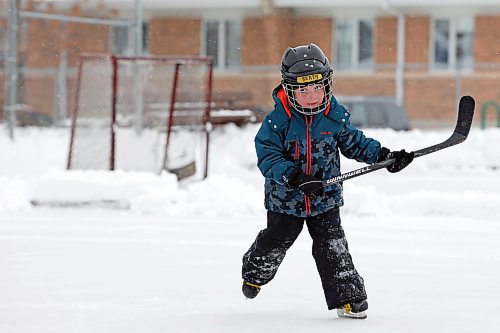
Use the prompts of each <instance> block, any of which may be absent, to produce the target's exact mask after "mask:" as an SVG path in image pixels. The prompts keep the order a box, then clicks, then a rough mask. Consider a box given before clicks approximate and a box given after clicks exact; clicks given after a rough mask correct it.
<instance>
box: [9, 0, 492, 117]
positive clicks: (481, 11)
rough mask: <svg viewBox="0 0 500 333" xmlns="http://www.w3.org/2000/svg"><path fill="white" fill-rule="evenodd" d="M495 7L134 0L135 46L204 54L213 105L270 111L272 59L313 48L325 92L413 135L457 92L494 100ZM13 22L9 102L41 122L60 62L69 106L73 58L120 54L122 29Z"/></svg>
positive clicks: (68, 10)
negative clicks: (395, 107) (408, 126)
mask: <svg viewBox="0 0 500 333" xmlns="http://www.w3.org/2000/svg"><path fill="white" fill-rule="evenodd" d="M496 3H498V2H496V1H491V0H476V1H474V0H470V1H465V0H460V1H447V0H444V1H439V2H437V1H433V2H431V1H427V0H421V1H413V0H393V1H388V0H387V1H374V0H351V1H350V2H349V4H345V1H343V2H340V1H326V0H316V1H314V2H309V1H298V0H274V1H271V0H260V1H258V0H233V1H231V4H230V7H228V5H227V3H223V1H218V0H213V1H196V0H190V1H183V2H179V1H175V2H174V1H167V0H166V1H161V2H158V1H148V0H143V11H142V13H143V19H144V23H143V36H144V41H143V45H142V47H143V52H144V53H145V54H150V55H210V56H213V57H214V60H215V75H214V98H215V99H222V98H224V96H231V95H232V96H240V97H241V98H240V99H237V100H236V101H234V104H233V107H235V108H238V107H239V108H251V109H259V110H270V109H271V108H272V105H273V101H272V98H271V95H270V94H271V91H272V89H273V88H274V87H275V86H277V85H278V84H279V82H280V76H279V63H280V59H281V55H282V53H283V51H284V50H285V49H286V48H287V47H288V46H296V45H301V44H307V43H310V42H312V43H316V44H318V45H319V46H320V47H321V48H322V49H323V50H324V51H325V52H326V54H327V56H328V57H329V58H330V59H331V62H332V64H333V68H334V93H335V94H337V95H384V96H394V97H397V98H399V99H400V100H401V101H402V102H403V104H404V105H405V107H406V109H407V111H408V114H409V117H410V121H411V123H412V125H413V126H417V127H418V126H420V125H422V126H423V125H433V124H442V123H447V122H453V121H454V119H455V116H456V107H455V106H456V103H457V99H458V97H459V96H460V95H465V94H470V95H472V96H474V97H475V98H476V101H477V103H478V105H481V104H482V103H485V102H487V101H490V100H497V101H500V89H499V88H498V87H499V86H500V3H498V4H496ZM133 4H134V2H133V1H119V0H109V1H101V2H92V1H86V2H78V1H77V2H74V3H72V2H71V1H30V2H27V3H25V4H23V8H22V9H23V10H25V11H43V12H49V13H59V14H65V15H72V16H88V17H106V18H130V17H133V13H134V8H133ZM1 26H2V23H1V22H0V27H1ZM21 26H22V29H21V32H20V65H21V66H22V68H23V70H22V71H21V72H22V74H21V79H20V80H19V82H20V83H19V85H20V87H19V89H20V93H19V96H20V102H21V103H23V104H28V105H32V106H34V107H35V108H36V109H39V110H41V111H42V112H44V113H47V114H53V113H54V112H55V111H54V110H55V109H56V105H55V104H56V103H57V98H55V97H54V96H56V95H57V94H58V92H57V88H56V87H57V85H56V84H54V83H53V82H55V78H56V76H57V73H58V69H59V68H60V66H61V61H62V55H63V54H64V62H65V66H67V68H68V70H67V72H66V73H67V78H66V83H67V85H68V89H67V92H66V93H67V95H68V101H69V102H68V105H69V106H68V108H70V106H71V99H72V96H71V94H72V85H73V84H74V83H73V81H74V77H75V69H74V68H75V66H76V61H77V56H78V54H79V53H80V52H113V53H118V54H131V53H132V43H131V36H130V35H131V31H130V29H127V28H126V27H111V26H99V25H85V24H79V23H64V22H57V21H51V20H35V19H22V20H21ZM2 84H3V80H2ZM2 91H3V89H2ZM1 96H2V95H0V98H1ZM2 105H3V101H2ZM69 113H70V111H69V110H68V111H67V112H66V114H69Z"/></svg>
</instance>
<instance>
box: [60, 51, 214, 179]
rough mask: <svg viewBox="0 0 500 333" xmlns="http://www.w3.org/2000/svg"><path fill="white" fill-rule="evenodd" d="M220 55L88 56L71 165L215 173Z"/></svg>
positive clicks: (81, 73) (79, 87) (81, 71)
mask: <svg viewBox="0 0 500 333" xmlns="http://www.w3.org/2000/svg"><path fill="white" fill-rule="evenodd" d="M211 87H212V61H211V59H210V58H207V57H182V58H179V57H121V56H113V55H101V54H84V55H82V56H80V61H79V66H78V77H77V83H76V95H75V102H74V110H73V121H72V126H71V141H70V149H69V154H68V162H67V168H68V169H83V170H125V171H151V172H160V171H161V170H167V171H169V172H173V173H175V174H177V176H178V177H179V178H187V177H189V178H194V179H202V178H205V177H206V176H207V161H208V139H209V136H208V133H209V128H208V119H209V116H210V102H211V101H210V98H211Z"/></svg>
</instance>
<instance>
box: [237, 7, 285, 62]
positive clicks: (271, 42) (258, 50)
mask: <svg viewBox="0 0 500 333" xmlns="http://www.w3.org/2000/svg"><path fill="white" fill-rule="evenodd" d="M290 31H291V17H290V15H289V14H288V13H282V14H280V15H271V16H263V17H249V18H244V19H243V22H242V37H241V64H242V65H243V66H248V65H256V66H264V65H276V64H279V63H280V60H281V56H282V55H283V51H284V50H285V49H286V48H287V47H288V46H290Z"/></svg>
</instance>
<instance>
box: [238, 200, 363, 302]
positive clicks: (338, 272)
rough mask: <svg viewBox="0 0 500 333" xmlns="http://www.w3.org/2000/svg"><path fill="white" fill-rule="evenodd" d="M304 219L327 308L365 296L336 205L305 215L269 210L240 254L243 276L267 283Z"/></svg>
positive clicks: (253, 280)
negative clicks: (247, 247)
mask: <svg viewBox="0 0 500 333" xmlns="http://www.w3.org/2000/svg"><path fill="white" fill-rule="evenodd" d="M304 220H305V221H306V224H307V228H308V230H309V234H310V235H311V237H312V239H313V246H312V254H313V257H314V260H315V261H316V267H317V268H318V272H319V275H320V277H321V283H322V285H323V291H324V293H325V298H326V303H327V305H328V309H329V310H331V309H335V308H338V307H340V306H342V305H343V304H346V303H350V302H357V301H361V300H364V299H366V298H367V296H366V291H365V287H364V281H363V278H362V277H361V276H360V275H359V274H358V272H357V271H356V269H355V268H354V264H353V262H352V258H351V255H350V254H349V249H348V246H347V240H346V238H345V235H344V230H343V229H342V226H341V225H340V216H339V209H338V208H335V209H332V210H329V211H327V212H325V213H323V214H320V215H317V216H312V217H307V218H302V217H296V216H291V215H287V214H280V213H275V212H271V211H268V212H267V228H266V229H264V230H261V231H260V232H259V234H258V235H257V238H256V239H255V242H254V243H253V244H252V246H251V247H250V249H249V250H248V251H247V252H246V253H245V255H244V256H243V269H242V275H243V280H244V281H247V282H250V283H254V284H257V285H264V284H266V283H269V282H270V281H271V280H272V279H273V278H274V276H275V274H276V272H277V270H278V267H279V265H280V264H281V262H282V261H283V258H284V257H285V254H286V251H287V250H288V249H289V248H290V247H291V246H292V244H293V242H294V241H295V240H296V239H297V237H298V236H299V234H300V232H301V231H302V227H303V226H304Z"/></svg>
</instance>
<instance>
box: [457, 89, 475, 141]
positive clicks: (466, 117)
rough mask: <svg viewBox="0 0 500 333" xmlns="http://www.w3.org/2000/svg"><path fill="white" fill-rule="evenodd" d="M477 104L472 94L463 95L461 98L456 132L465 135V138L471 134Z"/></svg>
mask: <svg viewBox="0 0 500 333" xmlns="http://www.w3.org/2000/svg"><path fill="white" fill-rule="evenodd" d="M475 106H476V102H475V101H474V98H472V96H462V98H460V103H459V105H458V119H457V126H456V127H455V131H454V133H458V134H460V135H463V136H464V137H465V138H466V137H467V135H469V131H470V128H471V126H472V118H473V117H474V107H475Z"/></svg>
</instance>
